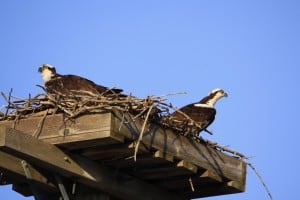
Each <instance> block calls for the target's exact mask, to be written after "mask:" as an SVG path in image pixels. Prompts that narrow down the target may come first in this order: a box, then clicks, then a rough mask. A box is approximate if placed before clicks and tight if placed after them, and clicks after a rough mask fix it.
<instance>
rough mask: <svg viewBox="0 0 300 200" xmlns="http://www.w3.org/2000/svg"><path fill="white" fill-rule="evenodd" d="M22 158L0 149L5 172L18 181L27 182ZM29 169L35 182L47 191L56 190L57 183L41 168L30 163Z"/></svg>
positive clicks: (0, 158) (2, 167)
mask: <svg viewBox="0 0 300 200" xmlns="http://www.w3.org/2000/svg"><path fill="white" fill-rule="evenodd" d="M21 161H22V160H21V159H20V158H17V157H15V156H12V155H10V154H8V153H5V152H2V151H0V170H1V171H2V172H4V173H7V174H8V175H10V176H12V177H14V178H15V182H16V183H24V182H25V183H26V182H27V177H26V174H25V172H24V169H23V168H22V164H21ZM28 169H29V170H30V173H31V176H32V177H31V179H32V181H33V182H35V183H37V184H38V185H40V187H41V188H43V189H44V190H46V191H49V192H55V191H56V189H57V188H56V185H55V184H54V183H53V182H52V181H51V180H49V178H48V177H46V176H45V175H44V174H43V173H42V172H41V171H40V170H37V169H36V168H34V167H33V166H32V165H30V164H29V165H28Z"/></svg>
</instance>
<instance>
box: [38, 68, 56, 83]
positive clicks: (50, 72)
mask: <svg viewBox="0 0 300 200" xmlns="http://www.w3.org/2000/svg"><path fill="white" fill-rule="evenodd" d="M38 71H39V72H40V73H41V74H42V77H43V80H44V82H45V83H46V82H48V81H50V80H51V79H52V78H53V77H54V76H55V75H56V70H55V67H53V66H51V65H49V64H42V65H40V67H39V70H38Z"/></svg>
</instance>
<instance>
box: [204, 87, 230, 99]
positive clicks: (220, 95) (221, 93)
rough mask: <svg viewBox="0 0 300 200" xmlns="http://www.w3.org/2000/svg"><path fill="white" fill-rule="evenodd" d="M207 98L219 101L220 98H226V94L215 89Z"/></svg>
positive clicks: (221, 90)
mask: <svg viewBox="0 0 300 200" xmlns="http://www.w3.org/2000/svg"><path fill="white" fill-rule="evenodd" d="M208 96H211V97H216V98H217V99H220V98H221V97H228V94H227V93H226V92H225V91H224V90H223V89H220V88H216V89H214V90H212V91H211V92H210V93H209V94H208Z"/></svg>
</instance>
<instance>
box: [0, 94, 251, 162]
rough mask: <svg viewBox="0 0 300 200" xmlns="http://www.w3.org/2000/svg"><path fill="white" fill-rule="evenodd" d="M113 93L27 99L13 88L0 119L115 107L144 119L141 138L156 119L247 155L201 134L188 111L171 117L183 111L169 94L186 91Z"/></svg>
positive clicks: (72, 114) (71, 115)
mask: <svg viewBox="0 0 300 200" xmlns="http://www.w3.org/2000/svg"><path fill="white" fill-rule="evenodd" d="M108 91H110V90H108ZM109 93H110V92H107V93H103V94H102V95H95V94H93V93H89V92H86V91H71V94H61V93H58V92H55V93H51V94H50V93H45V94H38V95H36V96H34V97H31V96H30V95H29V97H28V98H25V99H24V98H18V97H15V96H13V95H12V90H11V91H10V92H9V95H8V96H7V95H5V94H4V93H3V92H1V95H2V97H3V98H4V99H5V101H6V102H7V105H6V106H2V107H1V109H0V121H4V120H14V121H17V120H19V119H23V118H29V117H32V116H45V115H49V114H57V113H63V114H65V116H66V117H67V118H76V117H78V116H80V115H84V114H94V113H103V112H107V111H111V110H113V109H114V110H119V111H121V112H123V113H124V114H129V115H130V116H131V118H132V119H133V120H135V119H137V118H140V119H143V120H144V124H143V128H142V131H141V133H140V140H141V138H142V135H143V132H144V128H145V125H146V124H148V123H156V124H159V125H160V126H162V127H163V128H170V129H172V130H173V131H175V132H177V133H178V134H181V135H184V136H186V137H190V138H192V139H194V140H196V141H198V142H202V143H206V144H207V145H209V146H211V147H213V148H215V149H217V150H220V151H224V152H227V153H230V154H233V155H234V156H237V157H241V158H244V157H245V156H244V155H243V154H241V153H238V152H236V151H233V150H230V149H227V148H226V147H221V146H219V145H218V144H217V143H215V142H211V141H208V140H204V139H202V138H201V137H199V136H198V135H199V131H198V130H199V129H201V127H200V125H199V124H197V122H195V121H194V120H192V119H191V118H189V116H187V115H186V114H184V113H182V114H183V115H184V116H185V118H186V120H184V121H174V120H172V118H169V117H168V116H169V115H170V113H172V112H174V111H177V112H180V111H179V110H177V109H176V108H174V107H173V106H172V104H170V103H165V101H166V100H167V97H168V96H170V95H177V94H183V93H182V92H179V93H175V94H168V95H165V96H155V95H152V96H147V97H146V98H138V97H135V96H132V95H123V94H109ZM140 140H139V141H140ZM139 141H138V143H139Z"/></svg>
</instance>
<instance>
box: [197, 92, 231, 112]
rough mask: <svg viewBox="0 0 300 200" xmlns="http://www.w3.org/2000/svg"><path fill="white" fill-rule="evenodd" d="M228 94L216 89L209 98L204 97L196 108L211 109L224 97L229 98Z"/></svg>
mask: <svg viewBox="0 0 300 200" xmlns="http://www.w3.org/2000/svg"><path fill="white" fill-rule="evenodd" d="M227 96H228V95H227V93H226V92H224V90H222V89H219V88H217V89H214V90H212V91H211V92H210V93H209V94H208V96H206V97H204V98H203V99H201V101H199V102H198V103H196V104H194V105H195V106H196V107H209V108H213V107H214V105H215V104H216V102H217V101H218V100H219V99H220V98H222V97H227Z"/></svg>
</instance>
